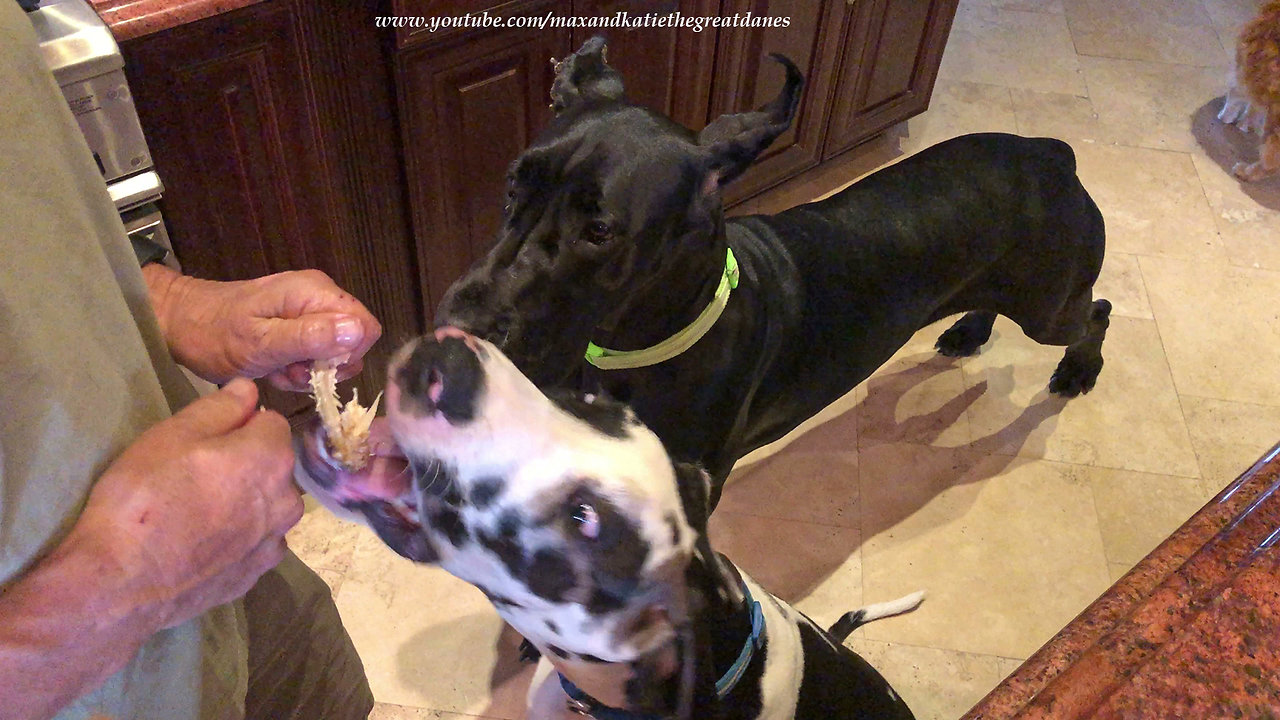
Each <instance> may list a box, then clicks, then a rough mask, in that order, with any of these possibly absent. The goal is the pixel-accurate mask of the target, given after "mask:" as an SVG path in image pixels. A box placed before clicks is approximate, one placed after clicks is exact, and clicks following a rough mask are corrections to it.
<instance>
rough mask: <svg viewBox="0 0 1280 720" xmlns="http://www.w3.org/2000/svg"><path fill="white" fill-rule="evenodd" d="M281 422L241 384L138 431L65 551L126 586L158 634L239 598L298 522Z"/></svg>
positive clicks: (97, 489) (97, 488) (279, 553)
mask: <svg viewBox="0 0 1280 720" xmlns="http://www.w3.org/2000/svg"><path fill="white" fill-rule="evenodd" d="M293 459H294V456H293V448H292V444H291V437H290V432H289V424H288V422H287V421H286V420H285V419H284V418H283V417H282V416H280V415H279V414H277V413H274V412H270V411H266V410H259V409H258V391H257V388H256V387H255V386H254V384H253V383H252V382H250V381H248V380H244V379H238V380H233V381H232V382H230V383H228V385H227V386H226V387H225V388H223V389H222V390H219V391H218V392H216V393H213V394H211V395H208V396H206V397H203V398H201V399H199V400H196V401H195V402H193V403H191V404H190V405H188V406H187V407H186V408H184V409H183V410H182V411H180V412H179V413H178V414H176V415H174V416H173V417H171V418H169V419H168V420H165V421H163V422H161V423H159V424H157V425H155V426H153V427H152V428H150V429H149V430H147V431H146V432H145V433H143V434H142V435H141V436H139V438H138V439H137V440H136V441H135V442H134V443H133V444H132V445H130V446H129V447H128V448H127V449H126V450H125V451H124V453H122V454H121V455H120V457H119V458H117V459H116V460H115V462H113V463H112V464H111V465H110V466H109V467H108V468H107V470H106V472H104V473H103V474H102V476H101V477H100V478H99V479H98V482H97V483H96V484H95V485H94V488H93V491H92V492H91V493H90V495H89V500H88V503H87V505H86V506H85V509H84V512H83V513H82V514H81V516H80V518H79V520H78V521H77V523H76V525H75V526H74V528H73V529H72V531H71V540H72V542H73V543H74V542H80V543H84V545H82V546H85V547H92V548H96V549H97V552H99V553H104V554H105V556H106V557H109V558H111V559H112V564H113V565H115V566H116V567H117V568H118V569H121V570H122V571H123V573H124V575H125V576H126V577H128V578H130V582H129V587H130V588H131V591H130V592H131V594H132V595H133V596H134V597H136V598H137V601H136V606H138V607H145V608H146V609H148V610H149V611H150V612H151V613H153V616H154V618H155V620H156V623H155V624H156V626H157V627H159V628H165V627H173V626H175V625H178V624H181V623H183V622H185V621H187V620H189V619H191V618H193V617H195V616H197V615H199V614H201V613H203V612H205V611H206V610H208V609H210V608H212V607H214V606H217V605H221V604H223V603H225V602H228V601H230V600H233V599H235V598H237V597H240V596H241V595H243V594H244V593H245V592H247V591H248V590H249V588H250V587H251V586H252V585H253V583H254V582H255V581H257V579H258V577H259V576H261V575H262V573H264V572H266V571H267V570H269V569H271V568H272V567H275V565H276V564H277V563H279V562H280V560H281V558H282V557H283V554H284V550H285V541H284V534H285V532H286V531H287V530H288V529H289V528H290V527H292V526H293V525H294V524H296V523H297V522H298V520H299V519H301V517H302V510H303V506H302V498H301V496H300V495H299V493H298V490H297V489H296V488H295V487H294V485H293V473H292V470H293Z"/></svg>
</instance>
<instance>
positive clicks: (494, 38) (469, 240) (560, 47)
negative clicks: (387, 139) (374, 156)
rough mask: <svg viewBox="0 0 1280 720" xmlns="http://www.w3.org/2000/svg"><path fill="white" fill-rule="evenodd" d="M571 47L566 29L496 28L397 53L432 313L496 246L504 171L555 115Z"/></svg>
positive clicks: (422, 267) (414, 202)
mask: <svg viewBox="0 0 1280 720" xmlns="http://www.w3.org/2000/svg"><path fill="white" fill-rule="evenodd" d="M553 7H554V6H553V5H551V4H549V3H548V4H546V6H545V7H543V8H542V11H543V12H546V11H548V10H550V9H551V8H553ZM568 48H569V31H568V30H563V31H557V32H539V31H536V30H535V31H528V32H525V31H512V30H499V31H496V32H493V33H488V34H482V35H479V36H474V37H471V38H469V39H468V41H467V42H466V43H456V44H453V45H452V46H445V47H439V46H436V45H424V46H420V47H416V48H414V49H413V50H411V51H406V52H404V53H402V54H401V56H400V57H399V58H398V60H397V65H398V67H399V76H400V106H401V117H402V119H403V124H402V132H403V135H404V138H403V139H404V148H405V159H406V164H407V172H408V175H409V198H410V208H411V213H412V216H413V227H414V235H415V238H416V243H417V247H418V259H419V265H420V274H421V276H422V282H423V288H424V296H425V297H424V301H425V303H426V308H425V311H426V317H427V318H430V317H432V315H433V314H434V308H435V305H436V303H438V302H439V301H440V297H441V295H442V294H443V292H444V291H445V289H446V288H447V287H448V286H449V284H450V283H451V282H453V280H455V279H456V278H457V277H458V276H460V275H461V274H462V273H463V272H464V271H465V270H466V269H467V267H469V266H470V265H471V264H472V263H473V262H474V261H475V260H476V259H477V258H479V257H480V256H481V255H483V254H484V253H485V252H486V251H487V250H488V249H489V247H490V246H491V245H492V244H493V241H494V239H495V237H496V234H497V230H498V228H499V226H500V223H501V222H502V205H503V202H504V199H503V198H504V179H505V177H506V171H507V167H508V165H509V164H510V163H511V161H512V160H514V159H515V157H516V155H517V154H519V152H520V151H521V150H523V149H524V148H525V146H527V145H528V144H529V142H530V140H531V139H532V138H533V136H534V134H535V133H536V132H537V131H538V130H539V129H540V128H541V127H542V126H543V125H545V124H546V122H547V121H548V120H549V119H550V116H551V111H550V109H549V107H548V105H549V103H550V100H549V92H550V89H551V79H552V72H551V63H550V59H551V58H552V57H562V56H563V55H564V54H565V53H566V52H568Z"/></svg>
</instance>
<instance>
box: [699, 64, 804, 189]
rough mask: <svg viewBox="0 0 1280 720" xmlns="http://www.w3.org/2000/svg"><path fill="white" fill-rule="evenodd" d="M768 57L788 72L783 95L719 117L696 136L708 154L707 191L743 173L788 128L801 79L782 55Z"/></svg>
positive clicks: (797, 101)
mask: <svg viewBox="0 0 1280 720" xmlns="http://www.w3.org/2000/svg"><path fill="white" fill-rule="evenodd" d="M769 57H771V58H773V59H774V60H777V61H778V62H779V63H782V67H783V68H785V69H786V71H787V79H786V82H785V83H784V84H783V86H782V92H780V93H778V96H777V97H776V98H774V99H773V100H772V101H770V102H769V104H767V105H765V106H764V107H762V108H760V109H759V110H755V111H752V112H744V113H735V114H732V115H721V116H720V117H718V118H716V119H715V120H714V121H712V122H711V124H710V125H707V126H706V127H705V128H703V130H702V132H700V133H698V145H700V146H702V147H704V148H706V150H707V155H708V164H709V167H708V168H707V169H708V178H709V180H708V185H709V186H710V187H709V188H708V189H712V188H714V187H723V186H724V185H725V184H726V183H728V182H729V181H731V180H733V179H734V178H736V177H738V176H739V175H741V174H742V171H743V170H746V169H747V167H748V166H749V165H751V162H752V161H753V160H755V159H756V156H757V155H759V154H760V153H761V152H763V151H764V149H765V148H767V147H769V144H770V143H772V142H773V141H774V140H776V139H777V137H778V136H779V135H781V134H782V133H783V132H785V131H786V129H787V128H788V127H790V126H791V120H792V118H794V117H795V114H796V108H797V107H798V106H799V105H800V89H801V88H802V87H804V76H803V75H801V74H800V69H799V68H797V67H796V65H795V63H793V62H791V61H790V60H789V59H787V58H786V57H785V56H783V55H779V54H777V53H773V54H771V55H770V56H769Z"/></svg>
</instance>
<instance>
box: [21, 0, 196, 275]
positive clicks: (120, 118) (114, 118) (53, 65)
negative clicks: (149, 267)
mask: <svg viewBox="0 0 1280 720" xmlns="http://www.w3.org/2000/svg"><path fill="white" fill-rule="evenodd" d="M6 1H7V0H0V2H6ZM36 5H37V7H36V9H35V10H33V11H29V12H28V13H27V17H28V18H30V20H31V24H32V26H34V27H35V30H36V35H37V36H38V37H39V39H40V51H41V54H42V55H43V56H44V60H45V63H46V64H47V65H48V66H49V69H50V70H51V71H52V72H53V77H54V79H55V80H56V81H57V83H58V85H59V87H61V88H62V94H63V95H64V96H65V97H66V99H67V104H68V105H69V106H70V107H71V112H72V113H73V114H74V115H75V116H76V120H77V122H79V124H80V131H81V132H82V133H84V137H85V140H86V141H87V142H88V143H89V150H90V151H92V152H93V158H94V160H95V161H96V162H97V163H98V169H99V170H101V171H102V179H103V181H104V182H106V184H107V191H108V193H109V194H110V195H111V200H112V201H113V202H114V203H115V205H116V209H117V210H119V211H120V215H121V219H122V220H123V222H124V224H125V229H126V230H127V231H128V232H129V233H130V236H131V237H138V236H139V235H138V234H139V233H142V234H143V235H142V236H145V237H146V238H147V239H149V240H150V241H152V242H155V243H158V244H159V245H161V246H162V247H164V248H166V249H168V250H170V255H169V259H168V260H167V261H166V262H168V263H169V264H172V265H174V266H175V267H176V260H174V259H173V255H172V249H173V248H172V245H171V244H170V242H169V233H168V231H167V229H166V228H165V226H164V218H163V217H162V215H161V213H160V208H159V206H158V205H157V204H156V203H157V201H159V200H160V198H161V197H162V196H163V195H164V184H163V183H161V182H160V176H159V175H157V174H156V172H155V169H154V166H153V164H152V162H151V152H150V150H148V149H147V141H146V138H145V137H143V134H142V124H141V123H140V122H139V121H138V112H137V109H136V108H135V107H134V104H133V96H132V94H131V93H130V92H129V83H128V82H127V81H126V80H125V76H124V56H123V55H121V53H120V46H119V45H117V44H116V41H115V38H114V37H113V36H112V35H111V30H110V29H109V28H107V25H106V23H104V22H102V19H101V18H99V17H98V15H97V13H95V12H94V10H93V7H92V6H90V5H89V3H88V2H87V0H41V1H40V2H38V3H36Z"/></svg>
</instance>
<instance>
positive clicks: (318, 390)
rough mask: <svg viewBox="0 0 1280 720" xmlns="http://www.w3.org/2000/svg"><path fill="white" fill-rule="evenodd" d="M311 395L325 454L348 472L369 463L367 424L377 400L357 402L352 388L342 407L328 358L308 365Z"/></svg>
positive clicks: (335, 369)
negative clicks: (365, 403)
mask: <svg viewBox="0 0 1280 720" xmlns="http://www.w3.org/2000/svg"><path fill="white" fill-rule="evenodd" d="M311 397H312V398H314V399H315V401H316V413H317V414H319V415H320V423H321V424H322V425H323V426H324V434H325V445H326V446H327V447H326V448H325V450H327V451H328V453H329V456H330V457H332V458H333V459H334V460H336V461H338V462H339V463H341V464H342V465H343V466H344V467H346V468H347V469H348V470H351V471H357V470H360V469H362V468H364V466H365V465H366V464H367V463H368V462H369V456H370V455H372V454H373V448H372V447H370V445H369V426H370V425H371V424H372V423H373V418H374V416H375V415H377V414H378V402H379V401H380V400H382V393H378V397H376V398H374V399H373V404H372V405H370V406H369V407H367V408H366V407H364V406H362V405H361V404H360V393H359V391H353V393H352V396H351V401H350V402H348V403H347V404H346V405H345V406H343V405H342V401H341V400H339V399H338V366H337V364H335V363H333V362H330V361H319V362H316V363H314V364H313V365H312V366H311Z"/></svg>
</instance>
